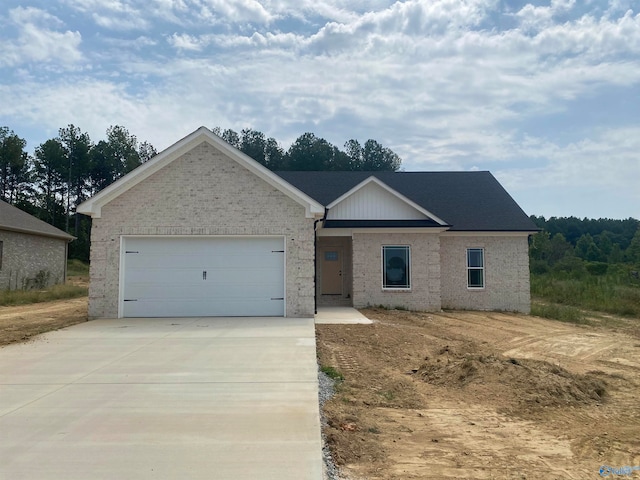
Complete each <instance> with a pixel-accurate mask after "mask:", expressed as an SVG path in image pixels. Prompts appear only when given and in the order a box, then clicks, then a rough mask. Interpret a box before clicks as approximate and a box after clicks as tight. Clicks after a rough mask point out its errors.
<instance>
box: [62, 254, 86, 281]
mask: <svg viewBox="0 0 640 480" xmlns="http://www.w3.org/2000/svg"><path fill="white" fill-rule="evenodd" d="M87 275H89V264H88V263H85V262H83V261H81V260H78V259H75V258H73V259H71V260H69V261H68V262H67V276H69V277H81V276H87Z"/></svg>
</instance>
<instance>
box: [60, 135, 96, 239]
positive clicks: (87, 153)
mask: <svg viewBox="0 0 640 480" xmlns="http://www.w3.org/2000/svg"><path fill="white" fill-rule="evenodd" d="M58 139H59V141H60V143H61V144H62V146H63V147H64V150H65V154H66V159H65V160H66V163H65V170H66V171H65V172H64V181H65V187H66V197H67V201H66V214H67V225H66V230H67V232H68V231H69V220H70V218H71V212H72V210H75V207H76V205H78V204H79V203H81V202H82V201H83V200H85V199H86V198H87V196H88V187H89V179H90V171H91V148H92V145H91V139H90V138H89V134H88V133H83V132H82V131H81V130H80V129H79V128H78V127H76V126H74V125H69V126H67V127H65V128H61V129H60V130H59V131H58ZM79 226H80V224H79V219H78V218H77V217H76V222H75V228H74V232H75V236H76V237H77V236H78V229H79Z"/></svg>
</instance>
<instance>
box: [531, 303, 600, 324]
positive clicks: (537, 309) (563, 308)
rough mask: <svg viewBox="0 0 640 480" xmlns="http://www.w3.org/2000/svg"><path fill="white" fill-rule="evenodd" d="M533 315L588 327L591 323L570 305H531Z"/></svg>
mask: <svg viewBox="0 0 640 480" xmlns="http://www.w3.org/2000/svg"><path fill="white" fill-rule="evenodd" d="M531 315H535V316H537V317H543V318H550V319H552V320H559V321H561V322H568V323H576V324H581V325H586V324H588V323H589V322H588V320H587V319H586V317H585V316H584V314H583V313H582V312H581V311H580V310H579V309H577V308H576V307H571V306H568V305H558V304H555V303H554V304H542V303H533V304H532V305H531Z"/></svg>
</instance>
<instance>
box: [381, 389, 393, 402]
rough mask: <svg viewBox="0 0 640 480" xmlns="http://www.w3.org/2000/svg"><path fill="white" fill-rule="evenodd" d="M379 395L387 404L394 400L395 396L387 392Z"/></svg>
mask: <svg viewBox="0 0 640 480" xmlns="http://www.w3.org/2000/svg"><path fill="white" fill-rule="evenodd" d="M380 395H382V398H384V399H385V400H386V401H387V402H390V401H392V400H393V399H394V398H396V394H395V393H393V392H389V391H384V392H380Z"/></svg>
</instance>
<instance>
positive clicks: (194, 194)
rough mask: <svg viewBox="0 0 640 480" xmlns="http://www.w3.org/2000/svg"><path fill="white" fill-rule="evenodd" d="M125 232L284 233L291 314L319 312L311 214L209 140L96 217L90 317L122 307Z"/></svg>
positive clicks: (111, 314)
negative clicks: (120, 269)
mask: <svg viewBox="0 0 640 480" xmlns="http://www.w3.org/2000/svg"><path fill="white" fill-rule="evenodd" d="M123 235H283V236H284V237H285V245H286V266H285V274H286V313H287V316H289V317H308V316H312V315H313V307H314V297H313V294H314V289H313V274H314V273H313V255H314V252H313V219H310V218H305V210H304V207H302V206H301V205H299V204H298V203H296V202H295V201H293V200H291V199H290V198H289V197H287V196H286V195H284V194H283V193H282V192H280V191H279V190H277V189H275V188H274V187H272V186H271V185H269V184H268V183H266V182H265V181H263V180H262V179H260V178H259V177H257V176H256V175H254V174H253V173H251V172H249V171H248V170H246V169H245V168H244V167H242V166H241V165H240V164H238V163H237V162H235V161H234V160H232V159H230V158H229V157H227V156H226V155H224V154H223V153H221V152H219V151H218V150H217V149H215V148H214V147H212V146H211V145H209V144H207V143H202V144H200V145H199V146H197V147H195V148H194V149H192V150H190V151H189V152H187V153H185V154H184V155H182V156H181V157H179V158H178V159H176V160H175V161H173V162H171V163H170V164H169V165H167V166H165V167H164V168H162V169H161V170H159V171H158V172H156V173H155V174H153V175H151V176H150V177H149V178H147V179H145V180H143V181H142V182H140V183H139V184H138V185H136V186H134V187H133V188H131V189H129V190H128V191H126V192H125V193H123V194H122V195H120V196H118V197H117V198H116V199H114V200H112V201H111V202H109V203H107V204H106V205H105V206H103V207H102V215H101V218H95V219H94V220H93V228H92V232H91V286H90V289H89V316H90V317H91V318H96V317H116V316H117V315H118V294H119V291H118V288H119V275H120V271H119V268H120V238H121V236H123Z"/></svg>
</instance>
